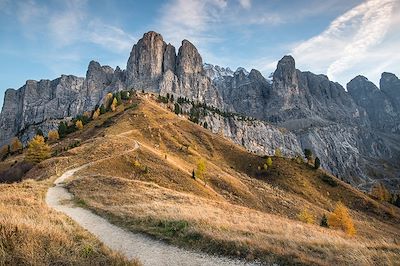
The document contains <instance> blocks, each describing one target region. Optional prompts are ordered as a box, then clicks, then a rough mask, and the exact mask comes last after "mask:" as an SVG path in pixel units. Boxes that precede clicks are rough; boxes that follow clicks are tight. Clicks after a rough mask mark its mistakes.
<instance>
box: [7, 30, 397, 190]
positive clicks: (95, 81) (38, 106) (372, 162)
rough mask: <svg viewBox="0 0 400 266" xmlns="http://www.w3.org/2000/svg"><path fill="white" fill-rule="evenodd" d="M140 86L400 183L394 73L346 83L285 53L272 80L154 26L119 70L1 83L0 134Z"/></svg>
mask: <svg viewBox="0 0 400 266" xmlns="http://www.w3.org/2000/svg"><path fill="white" fill-rule="evenodd" d="M131 89H134V90H144V91H149V92H154V93H159V94H161V95H166V94H167V93H169V94H172V95H174V96H175V97H176V98H178V97H186V98H188V99H190V100H193V101H196V102H201V103H205V104H207V105H208V106H213V107H215V108H217V109H219V110H221V111H226V112H231V113H237V114H241V115H244V116H248V117H252V118H255V119H257V120H241V119H238V118H235V117H221V116H220V115H217V114H215V113H211V112H209V113H205V114H204V115H203V117H202V118H201V121H203V122H207V124H208V125H209V127H210V129H211V130H212V131H215V132H217V131H218V132H222V133H223V134H224V135H225V136H226V137H229V138H231V139H232V140H233V141H235V142H237V143H238V144H241V145H243V146H244V147H246V148H247V149H248V150H249V151H252V152H256V153H259V154H272V153H274V152H275V150H276V149H277V148H279V149H280V150H282V152H283V154H284V155H287V156H295V155H296V154H297V153H301V152H302V151H303V150H304V148H310V149H311V150H312V151H313V152H314V154H316V155H317V156H318V157H319V158H321V161H322V166H323V167H324V168H325V169H326V170H328V171H330V172H332V173H333V174H335V175H337V176H339V177H341V178H343V179H344V180H346V181H348V182H350V183H352V184H353V185H355V186H358V187H359V188H362V189H368V188H369V187H370V186H371V185H372V184H373V183H374V182H376V180H381V181H382V182H385V183H386V185H388V186H389V187H390V188H391V189H393V190H394V189H399V187H398V186H399V184H400V164H399V162H400V80H399V79H398V78H397V77H396V76H395V75H394V74H391V73H383V74H382V78H381V81H380V89H379V88H378V87H376V86H375V85H374V84H373V83H371V82H370V81H368V79H367V78H365V77H362V76H358V77H356V78H354V79H353V80H352V81H350V82H349V83H348V84H347V91H348V92H347V91H346V90H345V89H344V88H343V87H342V86H341V85H340V84H338V83H336V82H332V81H330V80H329V79H328V77H327V76H325V75H316V74H313V73H311V72H301V71H300V70H298V69H296V67H295V60H294V59H293V58H292V57H291V56H284V57H283V58H282V59H281V60H280V61H279V62H278V65H277V69H276V70H275V72H274V73H273V76H272V80H271V79H266V78H264V77H263V76H262V74H261V73H260V72H259V71H257V70H255V69H252V70H251V71H250V72H247V71H246V70H245V69H243V68H239V69H237V70H236V71H232V70H231V69H229V68H223V67H219V66H213V65H210V64H203V61H202V58H201V56H200V54H199V53H198V51H197V49H196V47H195V46H194V45H193V44H191V43H190V42H189V41H187V40H184V41H182V45H181V47H180V48H179V49H178V52H177V53H176V49H175V47H174V46H172V45H171V44H167V43H166V42H165V41H164V40H163V38H162V36H161V35H160V34H158V33H156V32H148V33H146V34H144V36H143V38H142V39H140V40H139V41H138V43H137V44H135V45H134V46H133V48H132V51H131V53H130V56H129V59H128V62H127V66H126V70H121V69H120V68H119V67H117V68H116V69H115V70H114V69H112V68H111V67H109V66H101V65H100V64H99V63H97V62H95V61H91V62H90V64H89V67H88V70H87V73H86V77H85V78H81V77H76V76H71V75H62V76H61V77H60V78H57V79H55V80H40V81H33V80H28V81H27V82H26V84H25V85H24V86H22V87H21V88H19V89H18V90H14V89H8V90H7V91H6V93H5V97H4V106H3V109H2V112H1V114H0V144H1V145H3V144H6V143H8V142H9V141H10V140H11V139H12V138H13V137H14V136H18V137H19V138H20V139H21V140H23V141H24V142H26V141H27V140H28V139H29V138H31V137H32V136H33V135H34V134H35V132H36V130H37V129H41V130H42V131H43V132H44V133H45V134H46V133H47V132H48V131H49V130H51V129H54V128H57V126H58V124H59V122H60V121H61V120H65V119H68V118H71V117H74V116H77V115H79V114H82V113H84V112H85V111H92V110H93V109H94V108H95V107H96V105H98V104H100V103H101V102H102V100H103V98H104V97H105V95H106V94H107V93H108V92H115V91H121V90H131Z"/></svg>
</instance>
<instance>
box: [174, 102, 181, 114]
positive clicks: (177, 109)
mask: <svg viewBox="0 0 400 266" xmlns="http://www.w3.org/2000/svg"><path fill="white" fill-rule="evenodd" d="M174 109H175V110H174V111H175V114H177V115H179V114H180V113H181V108H180V106H179V104H177V103H175V108H174Z"/></svg>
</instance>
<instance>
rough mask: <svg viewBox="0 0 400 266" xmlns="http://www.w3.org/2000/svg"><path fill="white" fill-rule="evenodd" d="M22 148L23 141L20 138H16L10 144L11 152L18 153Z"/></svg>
mask: <svg viewBox="0 0 400 266" xmlns="http://www.w3.org/2000/svg"><path fill="white" fill-rule="evenodd" d="M21 150H22V143H21V141H20V140H19V139H17V138H14V139H13V140H12V142H11V144H10V152H11V153H16V152H20V151H21Z"/></svg>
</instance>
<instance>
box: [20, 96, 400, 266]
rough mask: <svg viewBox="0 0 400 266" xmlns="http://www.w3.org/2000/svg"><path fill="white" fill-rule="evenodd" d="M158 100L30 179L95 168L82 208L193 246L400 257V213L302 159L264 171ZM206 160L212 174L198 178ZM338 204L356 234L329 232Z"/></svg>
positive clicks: (278, 257)
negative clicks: (304, 215) (304, 218)
mask: <svg viewBox="0 0 400 266" xmlns="http://www.w3.org/2000/svg"><path fill="white" fill-rule="evenodd" d="M156 98H157V97H156V96H154V95H152V94H147V93H140V94H139V95H138V96H137V97H134V98H133V100H132V101H133V103H129V104H128V103H125V104H123V105H120V106H119V107H118V108H117V110H116V112H107V113H106V114H104V115H101V116H100V117H99V118H98V119H97V120H94V121H92V122H90V123H88V124H87V125H85V127H84V129H83V130H82V131H78V132H75V133H71V134H69V135H68V136H67V137H66V138H64V139H63V140H61V141H59V142H58V143H56V144H54V145H53V146H52V149H53V150H58V151H59V153H58V156H57V157H55V158H53V159H50V160H47V161H45V162H42V163H41V164H39V165H38V166H36V167H34V168H33V169H32V170H30V171H29V172H28V173H27V175H26V176H25V178H36V179H37V178H39V179H46V178H47V177H48V175H44V174H43V173H46V172H53V174H57V172H58V173H61V172H63V171H65V170H66V169H69V168H71V167H77V166H80V165H83V164H85V163H88V162H92V163H91V164H90V165H89V166H88V167H85V168H83V169H81V170H80V171H78V172H76V173H75V174H74V176H73V177H72V178H71V180H70V181H69V183H68V189H69V190H70V191H71V192H72V193H73V194H74V195H75V197H76V203H77V204H79V205H80V206H83V207H85V208H88V209H91V210H93V211H94V212H96V213H97V214H99V215H101V216H104V217H106V218H107V219H108V220H110V221H111V222H112V223H114V224H117V225H119V226H122V227H125V228H127V229H129V230H131V231H133V232H145V233H147V234H149V235H152V236H154V237H155V238H159V239H162V240H165V241H167V242H169V243H171V244H173V245H178V246H181V247H185V248H189V249H195V250H202V251H205V252H209V253H217V254H221V255H229V256H233V257H241V258H245V259H247V260H254V259H257V260H260V261H263V262H278V263H280V264H307V265H332V264H339V265H343V264H353V265H376V264H378V265H379V264H380V265H393V264H395V262H396V261H399V260H400V255H399V254H400V246H399V242H398V240H397V239H399V237H400V227H399V222H400V210H399V209H398V208H396V207H394V206H390V205H386V204H382V203H380V202H377V201H375V200H373V199H371V198H370V197H369V196H368V195H366V194H364V193H362V192H359V191H357V190H356V189H354V188H353V187H351V186H350V185H348V184H347V183H345V182H342V181H341V180H339V179H337V178H335V177H333V176H331V175H329V174H327V173H325V172H324V171H321V170H315V169H313V167H311V166H310V165H308V164H307V163H304V162H296V160H294V159H287V158H281V157H273V158H272V162H273V163H272V166H271V167H269V168H268V170H266V171H263V170H259V169H258V167H259V166H261V167H262V166H263V164H264V163H265V160H266V159H265V158H263V157H261V156H258V155H255V154H252V153H248V152H247V151H246V150H245V149H244V148H242V147H240V146H238V145H236V144H234V143H233V142H231V141H229V140H227V139H225V138H223V137H222V136H221V135H218V134H212V133H211V132H210V131H209V130H206V129H204V128H203V127H200V126H199V125H197V124H194V123H192V122H190V121H188V120H187V119H186V118H185V117H181V116H177V115H175V114H174V113H173V112H171V111H170V110H169V109H168V108H167V105H166V104H161V103H158V102H157V100H156ZM127 107H130V108H127ZM77 141H78V142H79V145H75V146H77V147H75V148H74V147H72V146H71V144H73V143H76V142H77ZM136 143H138V144H139V149H136V150H134V147H135V144H136ZM65 147H71V148H70V149H68V150H67V151H65ZM201 160H202V161H204V162H205V171H204V175H203V176H202V177H199V176H197V177H196V178H195V179H193V178H192V171H193V170H196V168H197V165H198V162H199V161H201ZM50 162H54V164H55V165H54V164H51V163H50ZM54 171H55V173H54ZM31 182H33V181H31ZM338 201H341V202H342V203H344V204H345V205H346V206H347V207H348V208H349V210H350V215H351V217H352V218H353V220H354V223H355V228H356V230H357V233H356V235H355V236H353V237H351V236H348V235H346V234H345V233H344V232H342V231H340V230H335V229H327V228H323V227H321V226H319V223H320V220H321V218H322V216H323V215H324V214H326V215H329V213H330V212H331V211H332V210H333V209H334V207H335V205H336V203H337V202H338ZM304 210H308V212H309V213H311V214H312V215H313V216H314V217H315V220H314V221H313V222H312V223H311V224H306V223H303V222H301V221H299V218H298V217H299V213H301V212H302V211H304Z"/></svg>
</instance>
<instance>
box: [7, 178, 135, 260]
mask: <svg viewBox="0 0 400 266" xmlns="http://www.w3.org/2000/svg"><path fill="white" fill-rule="evenodd" d="M48 186H49V181H33V180H26V181H23V182H21V183H18V184H12V185H5V184H2V185H0V265H139V263H137V262H133V261H128V260H126V259H125V258H124V257H122V256H121V255H119V254H117V253H114V252H112V251H110V250H109V249H108V248H106V247H105V246H103V245H102V244H101V243H100V242H99V241H98V240H97V239H95V238H94V237H93V236H91V235H90V234H89V233H87V232H86V231H85V230H83V229H81V228H80V227H78V226H77V225H76V224H75V223H74V222H72V221H71V220H70V219H68V218H67V217H65V216H64V215H61V214H59V213H57V212H55V211H52V210H50V209H49V208H48V207H47V206H46V204H45V202H44V195H45V192H46V191H47V188H48Z"/></svg>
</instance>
